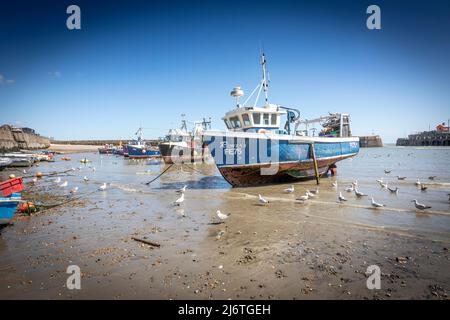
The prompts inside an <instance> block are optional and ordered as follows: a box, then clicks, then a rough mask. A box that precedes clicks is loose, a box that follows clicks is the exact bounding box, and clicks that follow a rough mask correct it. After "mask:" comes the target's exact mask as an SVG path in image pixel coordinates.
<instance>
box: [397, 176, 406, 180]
mask: <svg viewBox="0 0 450 320" xmlns="http://www.w3.org/2000/svg"><path fill="white" fill-rule="evenodd" d="M397 179H398V180H405V179H406V177H400V176H397Z"/></svg>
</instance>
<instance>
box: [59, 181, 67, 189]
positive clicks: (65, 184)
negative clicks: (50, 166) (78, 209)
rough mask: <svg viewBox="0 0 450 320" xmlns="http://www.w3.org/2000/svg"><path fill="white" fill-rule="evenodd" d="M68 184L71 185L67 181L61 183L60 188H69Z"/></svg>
mask: <svg viewBox="0 0 450 320" xmlns="http://www.w3.org/2000/svg"><path fill="white" fill-rule="evenodd" d="M68 184H69V183H68V182H67V181H64V182H63V183H61V184H60V185H59V186H60V187H61V188H64V187H67V185H68Z"/></svg>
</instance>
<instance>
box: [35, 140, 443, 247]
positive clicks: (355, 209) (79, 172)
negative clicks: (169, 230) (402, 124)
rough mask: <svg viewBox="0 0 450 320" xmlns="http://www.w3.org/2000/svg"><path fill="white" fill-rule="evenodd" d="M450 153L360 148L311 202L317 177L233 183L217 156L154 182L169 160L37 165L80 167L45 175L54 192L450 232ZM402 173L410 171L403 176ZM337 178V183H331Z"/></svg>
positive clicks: (154, 206) (97, 158)
mask: <svg viewBox="0 0 450 320" xmlns="http://www.w3.org/2000/svg"><path fill="white" fill-rule="evenodd" d="M83 157H87V158H88V159H89V160H90V161H91V162H90V163H89V164H87V165H84V164H80V163H79V159H80V158H83ZM449 158H450V149H449V148H412V147H411V148H409V147H383V148H366V149H361V151H360V153H359V155H358V156H356V157H355V158H352V159H348V160H344V161H341V162H339V163H338V175H337V176H336V177H330V178H323V179H321V182H320V186H319V190H320V191H319V195H318V196H317V197H315V198H313V199H311V200H308V201H307V202H306V203H304V204H299V203H297V201H296V200H295V198H296V197H298V196H300V195H302V194H303V193H304V192H305V190H306V189H311V190H312V189H315V188H316V185H315V181H304V182H299V183H295V194H285V193H284V191H283V190H284V189H285V188H286V187H287V186H288V185H283V184H281V185H271V186H261V187H249V188H231V187H230V185H229V184H228V183H227V182H226V181H225V180H224V179H223V178H222V177H221V176H220V174H219V172H218V171H217V169H216V168H215V166H214V165H211V164H210V165H207V164H197V165H192V164H189V165H183V166H181V165H174V166H173V167H172V168H170V169H169V170H168V171H167V172H166V173H165V174H164V175H162V176H161V177H160V178H159V179H157V180H155V181H153V182H152V183H151V184H150V185H149V186H147V185H145V182H148V181H150V180H152V179H154V178H155V177H156V176H157V175H158V174H159V173H161V172H162V171H163V170H164V169H166V168H167V166H166V165H164V164H163V163H161V164H156V165H155V164H153V162H150V161H148V160H133V159H127V158H123V157H117V156H111V155H99V154H77V155H73V156H72V161H71V162H64V161H57V162H55V163H41V166H40V167H39V168H38V169H34V171H36V170H40V171H42V172H47V171H62V170H65V169H70V168H71V167H74V168H76V170H75V171H73V172H72V173H70V176H67V177H62V181H64V180H67V181H68V182H69V186H68V187H67V188H55V187H54V185H53V184H52V183H49V182H48V181H49V180H50V179H47V182H42V183H43V184H44V185H45V183H47V184H49V186H50V187H51V190H52V192H56V193H58V194H67V193H68V190H70V189H71V188H72V187H74V186H79V191H78V194H80V195H83V194H88V193H89V192H91V191H95V190H96V188H97V187H98V186H99V185H100V184H101V183H103V182H107V183H108V184H109V185H108V190H107V191H106V192H104V193H94V194H93V195H88V197H99V196H100V199H101V198H104V199H108V200H109V201H115V200H119V201H121V204H122V205H123V206H131V207H132V206H133V204H134V203H135V202H136V201H141V200H145V202H146V203H147V202H151V208H150V209H151V211H154V210H165V209H167V208H169V209H170V210H179V211H180V210H184V211H189V210H190V209H193V210H198V211H200V212H201V213H202V214H206V215H210V216H212V217H214V213H215V212H216V210H217V209H220V210H222V211H223V212H229V213H234V214H242V215H245V213H246V211H247V210H263V211H267V210H269V211H270V212H273V213H274V214H277V215H278V214H282V215H285V216H288V217H290V218H291V219H293V220H295V213H296V212H297V211H298V210H302V211H307V212H308V213H309V214H314V215H316V216H318V217H320V216H323V217H324V218H327V219H332V220H339V221H342V222H347V221H348V222H349V223H354V224H363V225H367V226H370V227H377V228H388V229H393V230H402V231H408V232H414V233H423V234H429V235H431V236H433V237H437V238H441V237H446V236H448V234H449V232H450V201H449V199H448V198H449V197H448V195H447V194H448V193H449V192H450V170H449V169H448V165H449V162H448V159H449ZM150 163H152V164H150ZM93 167H95V171H94V170H93ZM385 169H387V170H391V173H390V174H385V172H384V170H385ZM83 176H87V177H88V178H89V179H90V181H89V182H88V183H85V182H83V180H82V179H83ZM397 176H406V177H407V178H406V180H403V181H400V180H398V179H397ZM429 176H437V177H436V178H435V180H433V181H432V180H429V179H428V177H429ZM380 178H381V179H383V180H384V181H385V182H388V185H389V186H390V187H392V188H395V187H398V188H399V190H400V191H399V193H398V194H397V195H396V194H392V193H390V192H389V191H388V190H385V189H383V188H381V187H380V186H379V184H378V183H377V182H376V180H377V179H380ZM418 178H419V179H420V181H421V182H422V183H424V184H426V185H427V186H428V189H427V190H426V191H421V190H420V189H419V188H417V187H416V186H415V184H414V183H415V181H416V180H417V179H418ZM335 180H337V182H338V188H334V187H332V186H331V183H332V182H333V181H335ZM354 180H357V181H358V189H359V190H360V191H362V192H364V193H365V194H367V195H368V197H363V198H360V199H358V198H356V197H355V195H354V194H353V193H348V192H345V188H346V187H347V186H349V185H350V183H351V182H352V181H354ZM185 184H186V185H187V189H188V191H187V192H186V200H185V203H184V205H183V206H182V207H181V208H176V209H174V207H173V206H172V202H173V201H175V200H176V199H177V197H178V196H177V194H176V193H175V192H174V191H175V190H176V189H179V188H181V187H182V186H183V185H185ZM339 191H342V194H343V195H344V197H346V198H347V199H348V201H347V202H345V203H338V201H337V194H338V193H339ZM258 194H262V195H263V196H265V197H267V198H268V199H269V200H271V202H272V203H271V204H270V206H268V208H264V209H261V208H260V207H255V206H254V204H256V203H257V201H256V197H257V195H258ZM371 196H373V197H374V199H375V200H376V201H377V202H380V203H383V204H385V205H386V207H385V208H378V209H374V208H373V207H372V206H371V204H370V197H371ZM413 199H417V200H418V201H419V202H421V203H425V204H427V205H431V206H432V208H431V209H429V210H426V211H419V210H417V209H415V207H414V204H413V203H412V202H411V201H412V200H413ZM250 208H251V209H250ZM185 214H187V212H185Z"/></svg>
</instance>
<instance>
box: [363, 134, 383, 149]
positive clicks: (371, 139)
mask: <svg viewBox="0 0 450 320" xmlns="http://www.w3.org/2000/svg"><path fill="white" fill-rule="evenodd" d="M382 146H383V141H382V140H381V137H380V136H378V135H376V136H361V137H359V147H360V148H376V147H382Z"/></svg>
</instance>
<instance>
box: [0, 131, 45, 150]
mask: <svg viewBox="0 0 450 320" xmlns="http://www.w3.org/2000/svg"><path fill="white" fill-rule="evenodd" d="M27 131H28V132H27ZM32 131H33V130H31V129H28V130H26V131H24V130H23V129H20V128H13V127H11V126H10V125H3V126H0V151H1V152H8V151H18V150H21V149H28V150H33V149H45V148H48V147H49V146H50V140H49V139H48V138H46V137H42V136H40V135H38V134H36V133H33V132H32Z"/></svg>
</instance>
